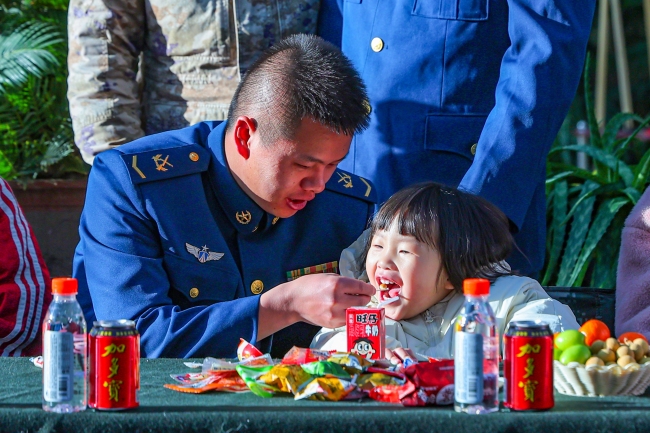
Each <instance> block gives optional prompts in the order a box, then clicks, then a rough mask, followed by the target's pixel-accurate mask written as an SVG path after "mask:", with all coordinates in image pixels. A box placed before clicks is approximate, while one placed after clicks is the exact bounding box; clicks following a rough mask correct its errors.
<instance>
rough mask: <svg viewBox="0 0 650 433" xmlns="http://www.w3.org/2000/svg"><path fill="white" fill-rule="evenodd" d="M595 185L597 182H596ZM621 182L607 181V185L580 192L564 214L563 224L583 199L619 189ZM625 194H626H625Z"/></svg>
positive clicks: (621, 185)
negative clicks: (566, 213) (567, 212)
mask: <svg viewBox="0 0 650 433" xmlns="http://www.w3.org/2000/svg"><path fill="white" fill-rule="evenodd" d="M596 185H597V184H596ZM623 186H624V185H623V183H622V182H621V181H619V182H616V183H609V184H607V185H602V186H597V188H594V189H592V190H590V191H589V192H587V193H584V194H580V196H579V197H578V199H577V200H576V202H575V203H574V204H573V206H572V207H571V210H570V211H569V214H568V215H567V216H566V218H565V220H564V221H563V223H564V224H566V223H567V222H568V221H569V219H571V217H572V216H573V214H574V213H576V212H578V211H579V209H580V205H581V204H582V202H583V201H584V200H587V199H589V198H591V197H597V196H599V195H601V194H607V193H610V192H617V191H621V188H622V187H623ZM625 195H627V194H625Z"/></svg>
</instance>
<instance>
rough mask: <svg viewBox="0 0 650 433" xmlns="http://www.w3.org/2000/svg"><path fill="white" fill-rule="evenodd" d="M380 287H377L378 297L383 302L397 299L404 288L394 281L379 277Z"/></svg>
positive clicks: (386, 302)
mask: <svg viewBox="0 0 650 433" xmlns="http://www.w3.org/2000/svg"><path fill="white" fill-rule="evenodd" d="M377 282H378V283H379V288H378V289H377V297H378V298H379V302H381V303H382V304H384V305H385V304H389V303H390V302H394V301H397V300H398V299H399V294H400V292H401V291H402V288H401V287H400V286H399V285H398V284H397V283H395V282H394V281H391V280H387V279H385V278H378V279H377Z"/></svg>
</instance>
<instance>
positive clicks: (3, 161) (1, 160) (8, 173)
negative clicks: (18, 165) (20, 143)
mask: <svg viewBox="0 0 650 433" xmlns="http://www.w3.org/2000/svg"><path fill="white" fill-rule="evenodd" d="M14 176H15V170H14V166H13V164H12V163H11V161H9V159H8V158H7V157H6V156H5V154H4V153H2V150H0V177H1V178H3V179H5V180H11V179H13V178H14Z"/></svg>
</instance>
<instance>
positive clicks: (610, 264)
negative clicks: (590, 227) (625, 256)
mask: <svg viewBox="0 0 650 433" xmlns="http://www.w3.org/2000/svg"><path fill="white" fill-rule="evenodd" d="M628 214H629V209H628V208H627V207H624V208H623V210H621V211H619V212H618V214H617V215H616V217H615V218H614V221H613V222H612V224H611V226H610V228H609V230H607V232H606V233H605V235H604V236H603V238H602V239H601V241H600V242H599V243H598V246H597V247H596V250H595V255H596V257H595V259H594V260H593V264H594V266H593V271H592V273H591V276H590V277H591V278H590V286H592V287H601V288H608V289H611V288H614V287H615V286H616V269H617V266H618V255H619V251H620V248H621V232H622V230H623V225H624V222H625V219H626V218H627V215H628Z"/></svg>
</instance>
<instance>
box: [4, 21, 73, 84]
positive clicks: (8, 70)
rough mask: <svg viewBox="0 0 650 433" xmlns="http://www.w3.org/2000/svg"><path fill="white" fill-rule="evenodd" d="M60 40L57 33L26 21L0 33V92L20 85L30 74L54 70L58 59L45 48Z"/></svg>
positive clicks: (35, 74) (37, 74)
mask: <svg viewBox="0 0 650 433" xmlns="http://www.w3.org/2000/svg"><path fill="white" fill-rule="evenodd" d="M60 42H63V38H62V37H61V34H60V32H59V31H58V30H56V29H55V28H54V27H53V26H51V25H49V24H46V23H41V22H28V23H25V24H22V25H20V26H19V27H18V28H16V29H15V30H14V31H13V32H9V34H0V94H3V93H4V92H5V91H6V88H7V87H19V86H21V85H23V84H24V83H25V82H26V81H27V78H28V77H29V76H30V75H33V76H37V77H42V76H45V75H47V74H52V73H54V72H55V70H56V67H57V66H58V64H59V62H58V61H57V59H56V57H55V56H54V55H53V54H52V53H51V52H49V51H48V50H47V49H46V48H47V47H49V46H51V45H54V44H58V43H60Z"/></svg>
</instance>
